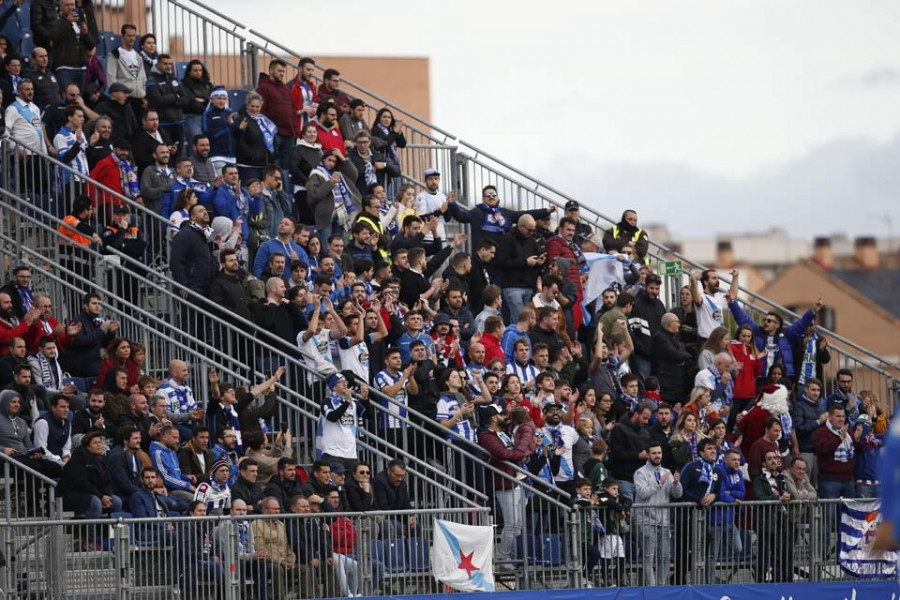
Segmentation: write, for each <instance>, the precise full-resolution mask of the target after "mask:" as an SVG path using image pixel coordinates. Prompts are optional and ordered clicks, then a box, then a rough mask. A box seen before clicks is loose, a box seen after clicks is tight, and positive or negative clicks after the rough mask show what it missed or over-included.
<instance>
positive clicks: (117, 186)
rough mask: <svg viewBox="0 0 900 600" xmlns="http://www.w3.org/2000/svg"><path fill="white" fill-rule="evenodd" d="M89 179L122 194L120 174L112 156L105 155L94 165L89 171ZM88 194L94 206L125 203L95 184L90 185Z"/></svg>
mask: <svg viewBox="0 0 900 600" xmlns="http://www.w3.org/2000/svg"><path fill="white" fill-rule="evenodd" d="M91 179H93V180H94V181H96V182H97V183H102V184H103V185H105V186H106V187H108V188H109V189H111V190H112V191H114V192H116V193H118V194H123V195H124V192H123V190H122V175H121V173H120V172H119V167H118V165H116V163H115V161H114V160H113V157H112V156H107V157H106V158H104V159H103V160H101V161H100V162H98V163H97V164H96V165H94V170H93V171H91ZM89 194H90V196H91V199H92V200H93V201H94V207H95V208H96V207H97V206H106V205H107V204H112V205H113V206H115V205H117V204H125V203H124V202H122V201H121V200H120V199H119V198H117V197H116V196H113V195H111V194H109V193H108V192H106V191H105V190H102V189H100V188H99V187H96V186H90V192H89Z"/></svg>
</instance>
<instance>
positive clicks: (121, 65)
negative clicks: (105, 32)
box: [106, 48, 147, 99]
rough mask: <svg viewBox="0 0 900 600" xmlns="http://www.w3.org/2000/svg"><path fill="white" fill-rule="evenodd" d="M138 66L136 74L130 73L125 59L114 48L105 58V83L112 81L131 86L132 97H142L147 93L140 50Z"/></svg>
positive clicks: (145, 76)
mask: <svg viewBox="0 0 900 600" xmlns="http://www.w3.org/2000/svg"><path fill="white" fill-rule="evenodd" d="M138 66H139V67H141V68H140V69H138V70H137V71H138V72H137V76H134V75H132V74H131V72H130V71H129V70H128V67H126V66H125V61H123V60H122V58H121V55H120V54H119V49H118V48H116V49H115V50H113V51H112V52H110V53H109V57H108V58H107V60H106V85H112V84H114V83H122V84H125V85H126V86H128V87H129V88H131V97H132V98H138V99H140V98H143V97H144V96H146V95H147V70H146V69H144V65H143V60H141V55H140V51H139V52H138Z"/></svg>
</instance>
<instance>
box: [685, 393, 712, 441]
mask: <svg viewBox="0 0 900 600" xmlns="http://www.w3.org/2000/svg"><path fill="white" fill-rule="evenodd" d="M711 399H712V396H711V394H710V392H709V390H708V389H706V388H705V387H702V386H698V387H695V388H694V389H693V390H691V397H690V400H688V402H687V404H685V405H684V407H683V408H682V409H681V410H682V414H683V413H685V412H690V413H693V414H695V415H696V416H697V427H698V428H699V429H700V430H701V431H704V432H705V431H709V423H710V421H715V420H716V419H718V418H719V413H718V412H716V411H715V410H713V409H711V408H710V401H711Z"/></svg>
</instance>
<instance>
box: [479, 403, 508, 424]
mask: <svg viewBox="0 0 900 600" xmlns="http://www.w3.org/2000/svg"><path fill="white" fill-rule="evenodd" d="M481 414H482V415H484V420H485V421H487V420H488V419H490V418H491V417H493V416H494V415H502V414H503V409H502V408H500V407H499V406H497V405H496V404H488V405H487V406H485V407H484V408H482V409H481Z"/></svg>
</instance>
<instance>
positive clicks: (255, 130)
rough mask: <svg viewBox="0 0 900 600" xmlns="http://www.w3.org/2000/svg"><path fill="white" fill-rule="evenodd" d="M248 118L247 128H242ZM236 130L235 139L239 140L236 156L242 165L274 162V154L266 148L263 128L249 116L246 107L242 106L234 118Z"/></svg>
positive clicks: (255, 165) (233, 126)
mask: <svg viewBox="0 0 900 600" xmlns="http://www.w3.org/2000/svg"><path fill="white" fill-rule="evenodd" d="M245 118H246V119H247V127H246V129H241V122H243V120H244V119H245ZM232 129H233V130H234V139H235V140H236V141H237V145H236V146H235V158H236V159H237V162H238V163H239V164H242V165H247V166H251V167H265V166H266V165H267V164H269V163H271V162H274V160H273V159H274V156H275V155H274V154H272V153H271V152H269V149H268V148H266V140H265V137H264V136H263V132H262V129H260V128H259V124H257V122H256V120H255V119H251V118H249V117H248V116H247V110H246V108H244V107H242V108H241V110H240V112H239V113H238V114H237V116H236V117H235V118H234V124H233V125H232Z"/></svg>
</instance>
